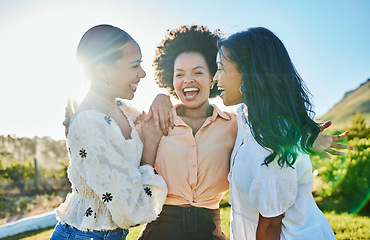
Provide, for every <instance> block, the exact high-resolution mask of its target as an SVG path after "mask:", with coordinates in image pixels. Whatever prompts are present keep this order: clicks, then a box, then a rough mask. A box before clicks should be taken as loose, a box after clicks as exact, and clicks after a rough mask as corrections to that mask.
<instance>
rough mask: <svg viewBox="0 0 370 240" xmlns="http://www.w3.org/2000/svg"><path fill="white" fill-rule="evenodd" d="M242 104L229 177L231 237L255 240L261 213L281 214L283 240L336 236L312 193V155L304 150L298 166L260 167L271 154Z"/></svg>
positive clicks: (273, 164) (299, 156)
mask: <svg viewBox="0 0 370 240" xmlns="http://www.w3.org/2000/svg"><path fill="white" fill-rule="evenodd" d="M243 108H244V106H243V105H242V106H240V107H239V108H238V113H237V122H238V134H237V138H236V142H235V146H234V150H233V153H232V154H231V167H230V173H229V177H228V179H229V182H230V199H229V201H230V204H231V217H230V227H231V231H230V237H231V238H230V239H235V240H245V239H248V240H249V239H256V230H257V224H258V218H259V213H260V214H261V215H262V216H264V217H276V216H279V215H281V214H282V215H283V218H282V225H281V235H280V239H301V240H331V239H335V235H334V233H333V230H332V229H331V227H330V225H329V223H328V221H327V220H326V218H325V216H324V214H323V213H322V212H321V211H320V209H319V208H318V207H317V205H316V203H315V201H314V198H313V196H312V183H313V178H312V165H311V162H310V158H309V156H308V155H307V154H303V153H300V154H299V155H298V158H297V160H296V162H295V164H294V168H291V167H287V166H284V167H282V168H281V167H280V166H279V165H278V164H277V161H276V160H274V161H273V162H271V163H270V164H269V165H268V166H266V165H262V163H263V161H264V159H265V158H266V157H267V156H268V155H269V154H270V152H269V151H267V150H266V149H264V148H263V147H262V146H261V145H259V144H258V143H257V141H256V140H255V139H254V137H253V135H252V133H251V129H250V128H249V126H248V124H246V118H245V116H244V114H245V113H244V110H243Z"/></svg>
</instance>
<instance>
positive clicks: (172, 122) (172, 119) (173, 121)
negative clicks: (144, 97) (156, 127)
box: [168, 110, 175, 129]
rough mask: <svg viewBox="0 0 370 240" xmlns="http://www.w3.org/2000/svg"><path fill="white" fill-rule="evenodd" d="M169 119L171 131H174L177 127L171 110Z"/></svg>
mask: <svg viewBox="0 0 370 240" xmlns="http://www.w3.org/2000/svg"><path fill="white" fill-rule="evenodd" d="M168 118H169V121H170V126H171V129H173V127H174V126H175V117H174V116H173V113H172V111H171V110H170V111H169V112H168Z"/></svg>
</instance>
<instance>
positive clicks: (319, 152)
mask: <svg viewBox="0 0 370 240" xmlns="http://www.w3.org/2000/svg"><path fill="white" fill-rule="evenodd" d="M318 154H319V155H320V156H321V157H324V158H329V159H331V156H330V154H328V153H327V152H325V151H318Z"/></svg>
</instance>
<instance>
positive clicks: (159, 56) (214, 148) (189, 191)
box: [139, 26, 237, 240]
mask: <svg viewBox="0 0 370 240" xmlns="http://www.w3.org/2000/svg"><path fill="white" fill-rule="evenodd" d="M220 36H221V34H220V33H219V31H215V32H210V31H209V30H208V29H207V28H205V27H202V26H190V27H186V26H181V27H179V28H177V29H174V30H171V31H168V32H167V35H166V37H165V39H164V40H163V41H162V42H161V43H160V44H159V46H158V47H157V51H156V56H155V59H154V64H153V65H154V67H155V70H156V71H155V72H156V73H155V74H156V82H157V84H158V85H159V86H160V87H162V88H166V89H167V90H169V92H170V94H171V95H172V96H175V97H176V98H178V99H179V100H180V101H181V103H179V104H178V105H176V106H174V107H173V108H172V109H171V110H172V111H171V113H170V115H171V116H172V117H173V119H174V122H173V128H170V129H169V131H168V134H167V136H164V137H162V139H161V141H160V144H159V145H158V152H157V155H156V162H155V167H156V170H157V171H158V173H159V174H160V175H161V176H162V177H163V178H164V179H165V181H166V183H167V187H168V195H167V199H166V201H165V205H164V206H163V210H162V212H161V214H160V215H159V217H158V218H157V220H155V221H154V222H151V223H149V224H147V225H146V227H144V228H143V230H142V233H141V235H140V237H139V239H141V240H144V239H145V240H146V239H151V240H153V239H160V240H164V239H171V240H176V239H192V240H196V239H202V240H207V239H226V236H225V235H224V234H223V232H222V231H221V226H220V224H221V219H220V209H219V203H220V201H221V199H222V197H223V196H224V194H225V193H226V192H227V191H228V189H229V183H228V180H227V176H228V173H229V160H230V156H231V152H232V149H233V147H234V142H235V138H236V133H237V123H236V117H235V115H233V114H230V113H227V112H223V111H221V110H220V109H219V108H218V107H217V106H215V105H212V104H210V103H209V98H210V97H215V96H217V95H218V90H217V89H216V87H215V88H213V76H214V74H215V73H216V71H217V67H216V56H217V41H218V40H220ZM153 104H154V105H156V104H155V103H153ZM157 105H161V104H157ZM152 107H153V106H152ZM220 139H222V141H220Z"/></svg>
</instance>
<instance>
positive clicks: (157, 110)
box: [144, 94, 174, 136]
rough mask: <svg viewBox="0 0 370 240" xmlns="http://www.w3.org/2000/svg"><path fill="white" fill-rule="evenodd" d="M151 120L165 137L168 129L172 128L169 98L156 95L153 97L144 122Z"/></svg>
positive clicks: (172, 121)
mask: <svg viewBox="0 0 370 240" xmlns="http://www.w3.org/2000/svg"><path fill="white" fill-rule="evenodd" d="M151 118H153V120H154V123H155V126H156V128H157V130H158V131H159V129H161V130H162V133H163V135H165V136H167V134H168V130H169V128H170V127H171V128H173V127H174V116H173V114H172V103H171V100H170V97H169V96H167V95H165V94H158V95H157V96H156V97H155V99H154V100H153V103H152V105H151V106H150V109H149V112H148V115H147V117H146V118H145V119H144V121H148V120H149V119H151Z"/></svg>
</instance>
